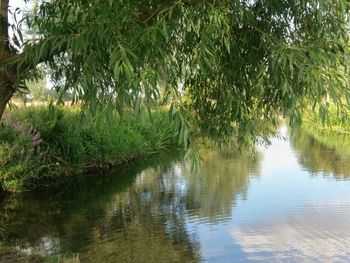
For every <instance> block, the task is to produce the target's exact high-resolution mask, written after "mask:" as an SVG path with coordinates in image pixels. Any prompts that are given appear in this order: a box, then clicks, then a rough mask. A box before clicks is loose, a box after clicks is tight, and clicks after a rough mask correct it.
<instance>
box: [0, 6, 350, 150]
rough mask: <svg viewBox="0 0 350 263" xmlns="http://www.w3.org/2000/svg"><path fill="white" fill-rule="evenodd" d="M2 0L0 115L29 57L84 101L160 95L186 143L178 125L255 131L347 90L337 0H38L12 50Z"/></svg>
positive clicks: (30, 64) (136, 101)
mask: <svg viewBox="0 0 350 263" xmlns="http://www.w3.org/2000/svg"><path fill="white" fill-rule="evenodd" d="M7 2H8V0H0V3H1V20H2V23H1V30H0V34H1V40H2V41H1V44H0V61H1V63H0V96H1V101H0V114H2V111H3V109H4V105H5V104H6V103H7V102H8V100H9V98H10V97H11V96H12V94H13V93H14V92H16V90H17V87H18V84H19V83H21V82H22V81H23V80H24V79H26V78H27V76H28V74H29V73H30V72H31V71H32V70H33V68H35V66H36V65H37V64H39V63H44V64H46V65H47V66H48V67H50V69H51V72H52V77H53V79H54V80H55V82H56V83H58V86H57V88H58V90H59V91H60V92H61V93H62V94H63V93H64V92H66V91H68V90H69V91H70V92H72V93H73V94H74V98H73V101H79V102H82V103H83V105H84V106H87V107H89V108H90V109H93V110H95V109H98V108H100V107H106V105H108V107H111V108H114V109H117V110H118V111H120V112H123V110H124V109H125V108H129V107H134V108H135V110H136V111H137V110H138V109H139V108H140V105H141V104H145V105H146V106H147V105H148V106H149V105H151V104H153V103H154V102H157V101H159V100H161V99H164V98H166V100H167V102H168V103H169V104H170V105H171V107H170V113H171V114H172V116H173V117H174V119H175V121H176V122H177V126H178V128H179V134H180V138H181V140H182V141H183V142H184V143H185V144H187V142H188V131H191V132H200V133H201V134H203V135H208V136H210V137H212V138H227V137H229V136H231V135H232V133H233V130H238V138H239V139H241V140H242V141H243V142H245V141H246V140H247V139H248V140H254V138H257V137H256V135H264V132H263V130H261V129H260V128H259V127H260V126H259V123H261V122H264V121H269V122H272V123H273V122H275V121H276V119H277V118H278V116H280V115H281V114H288V115H289V116H290V120H291V124H292V125H294V124H295V123H298V122H299V121H300V116H301V112H302V110H303V109H304V108H305V107H307V106H309V105H310V106H312V107H316V108H317V109H318V110H319V111H320V116H321V117H323V118H324V116H325V112H326V111H327V107H328V106H327V105H328V101H329V100H330V99H331V100H333V101H334V103H335V104H336V105H338V107H339V109H340V110H341V109H342V108H343V106H346V105H344V103H345V102H346V99H348V98H349V97H350V96H349V87H348V83H349V78H348V76H349V74H348V67H347V65H348V60H349V48H348V46H347V45H348V33H349V32H348V27H349V3H348V1H347V0H339V1H330V0H289V1H286V0H219V1H217V0H216V1H210V0H209V1H204V0H167V1H164V0H147V1H146V0H137V1H135V0H128V1H123V0H119V1H117V0H109V1H108V0H94V1H91V0H90V1H86V0H50V1H43V2H42V3H41V4H40V6H39V8H38V10H37V12H36V13H35V15H34V16H33V17H31V18H30V19H28V25H29V27H30V28H31V30H32V31H34V32H36V37H34V38H32V39H30V40H28V41H26V42H25V43H24V44H23V49H22V51H21V53H19V52H15V51H10V49H9V43H10V42H9V41H8V32H7V25H8V23H7V10H6V9H7V7H8V6H7ZM234 128H236V129H234ZM246 135H248V136H246Z"/></svg>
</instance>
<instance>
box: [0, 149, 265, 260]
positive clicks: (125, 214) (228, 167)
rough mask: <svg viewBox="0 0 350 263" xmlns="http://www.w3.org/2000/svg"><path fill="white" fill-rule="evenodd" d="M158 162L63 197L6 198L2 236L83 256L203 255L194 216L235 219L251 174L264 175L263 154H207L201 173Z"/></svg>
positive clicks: (26, 246)
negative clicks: (193, 226)
mask: <svg viewBox="0 0 350 263" xmlns="http://www.w3.org/2000/svg"><path fill="white" fill-rule="evenodd" d="M156 163H162V164H163V165H162V167H160V166H159V165H156V164H151V166H149V165H148V167H149V168H146V169H145V165H141V166H137V168H135V169H134V170H133V171H130V172H129V173H128V174H126V175H125V176H116V177H108V178H106V179H105V180H103V181H101V182H96V183H94V185H91V184H86V185H85V184H83V185H80V186H79V185H76V186H75V187H73V189H70V190H69V191H65V193H64V194H62V195H60V196H52V195H50V194H40V195H37V196H33V195H30V194H25V195H22V196H18V197H13V196H12V197H8V198H6V199H4V200H3V202H2V206H1V207H2V208H1V209H0V221H1V229H0V238H1V240H0V242H2V243H3V244H6V245H11V246H17V247H19V248H21V249H22V250H26V251H28V252H38V253H42V254H49V253H59V254H62V253H79V254H80V258H81V259H82V262H116V261H118V262H198V261H200V245H199V241H198V240H196V235H195V233H190V232H189V230H188V228H187V221H188V220H198V221H199V222H202V221H204V222H207V223H218V222H221V221H223V220H225V219H228V218H230V216H231V214H232V208H233V206H234V204H235V200H236V198H237V197H238V196H241V197H243V198H244V196H245V194H246V191H247V187H248V184H249V176H250V175H256V174H258V170H259V167H258V163H259V156H255V158H254V157H253V156H252V155H250V154H246V153H243V154H242V155H240V154H238V153H217V152H210V153H206V154H204V163H203V166H202V168H201V172H200V173H197V174H192V173H191V172H190V170H189V169H188V168H186V166H185V165H184V164H183V163H181V162H179V161H176V159H175V160H174V158H173V157H172V158H170V159H169V158H167V159H162V158H160V159H159V158H158V160H157V162H156ZM140 171H141V172H140Z"/></svg>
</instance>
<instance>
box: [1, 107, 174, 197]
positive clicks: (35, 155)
mask: <svg viewBox="0 0 350 263" xmlns="http://www.w3.org/2000/svg"><path fill="white" fill-rule="evenodd" d="M81 118H82V117H81V115H80V114H79V113H78V112H77V109H75V108H65V109H63V108H51V109H48V108H46V107H28V108H22V109H21V110H20V111H14V112H10V113H8V114H7V115H6V116H5V118H4V121H3V123H1V124H0V125H1V128H0V185H1V188H2V189H3V190H5V191H10V192H18V191H23V190H28V189H33V188H35V187H37V186H41V185H45V184H53V183H58V182H60V181H61V180H63V179H64V178H68V177H71V176H73V175H78V174H82V173H92V172H96V171H100V170H103V169H104V168H106V169H107V168H109V167H111V166H117V165H121V164H123V163H127V162H129V161H130V160H133V159H135V158H141V157H145V156H147V155H149V154H152V153H154V152H157V151H160V150H162V149H163V148H166V147H169V146H170V145H172V144H175V143H174V142H175V140H174V128H173V126H172V124H171V122H170V121H169V119H168V115H167V114H166V113H165V112H162V111H157V112H154V113H153V114H152V118H150V117H149V116H148V114H141V116H139V117H138V119H135V118H134V117H133V116H132V115H130V116H129V115H125V116H123V118H120V117H119V116H117V115H110V116H109V118H105V116H97V117H94V118H92V117H89V116H85V119H84V120H83V121H82V120H81Z"/></svg>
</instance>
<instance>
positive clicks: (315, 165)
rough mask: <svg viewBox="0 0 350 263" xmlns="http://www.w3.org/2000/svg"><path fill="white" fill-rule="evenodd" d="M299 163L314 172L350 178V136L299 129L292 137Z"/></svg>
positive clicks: (337, 177) (338, 177)
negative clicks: (310, 132)
mask: <svg viewBox="0 0 350 263" xmlns="http://www.w3.org/2000/svg"><path fill="white" fill-rule="evenodd" d="M291 145H292V147H293V149H294V150H295V151H296V153H297V157H298V161H299V163H300V164H301V165H302V166H304V167H305V168H306V169H307V170H308V171H310V172H311V173H313V174H316V173H319V172H321V173H322V174H323V175H324V176H329V175H332V176H334V177H335V178H336V179H349V178H350V173H349V171H350V136H349V135H346V134H339V133H335V132H326V131H323V132H322V131H316V130H315V131H313V133H312V135H311V134H309V133H308V132H306V131H299V132H297V133H296V134H294V135H293V136H292V137H291Z"/></svg>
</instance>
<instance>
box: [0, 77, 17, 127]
mask: <svg viewBox="0 0 350 263" xmlns="http://www.w3.org/2000/svg"><path fill="white" fill-rule="evenodd" d="M1 82H2V81H1V75H0V83H1ZM13 94H14V89H13V88H12V85H11V84H5V85H1V84H0V121H1V119H2V115H3V114H4V111H5V108H6V105H7V103H8V102H9V101H10V99H11V98H12V96H13Z"/></svg>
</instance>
